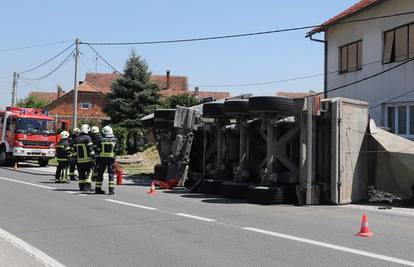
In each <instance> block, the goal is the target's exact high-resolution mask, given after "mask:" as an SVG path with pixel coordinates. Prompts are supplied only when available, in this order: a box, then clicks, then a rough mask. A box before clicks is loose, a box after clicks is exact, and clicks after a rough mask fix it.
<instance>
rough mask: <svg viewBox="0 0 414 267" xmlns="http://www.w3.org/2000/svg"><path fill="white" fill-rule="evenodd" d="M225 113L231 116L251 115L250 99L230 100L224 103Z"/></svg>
mask: <svg viewBox="0 0 414 267" xmlns="http://www.w3.org/2000/svg"><path fill="white" fill-rule="evenodd" d="M224 112H225V113H226V114H230V115H243V114H248V113H249V100H248V99H229V100H226V101H225V102H224Z"/></svg>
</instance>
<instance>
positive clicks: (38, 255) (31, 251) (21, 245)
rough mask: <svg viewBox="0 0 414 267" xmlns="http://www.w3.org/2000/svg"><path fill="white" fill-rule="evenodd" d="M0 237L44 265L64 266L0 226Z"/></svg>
mask: <svg viewBox="0 0 414 267" xmlns="http://www.w3.org/2000/svg"><path fill="white" fill-rule="evenodd" d="M0 238H2V239H4V240H5V241H7V242H9V243H10V244H12V245H13V246H15V247H17V248H18V249H20V250H22V251H23V252H25V253H26V254H28V255H29V256H31V257H33V258H34V259H36V260H37V261H38V262H40V263H42V264H43V265H45V266H53V267H60V266H65V265H63V264H62V263H60V262H58V261H57V260H55V259H53V258H52V257H50V256H48V255H47V254H45V253H44V252H43V251H40V250H39V249H37V248H35V247H33V246H32V245H30V244H29V243H27V242H25V241H23V240H21V239H20V238H18V237H17V236H14V235H12V234H11V233H9V232H6V231H5V230H3V229H1V228H0Z"/></svg>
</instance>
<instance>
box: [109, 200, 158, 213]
mask: <svg viewBox="0 0 414 267" xmlns="http://www.w3.org/2000/svg"><path fill="white" fill-rule="evenodd" d="M105 201H109V202H113V203H117V204H121V205H125V206H130V207H135V208H140V209H146V210H156V209H157V208H153V207H148V206H142V205H137V204H133V203H128V202H123V201H119V200H114V199H109V198H107V199H105Z"/></svg>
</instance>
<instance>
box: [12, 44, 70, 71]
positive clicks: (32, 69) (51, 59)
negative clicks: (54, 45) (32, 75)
mask: <svg viewBox="0 0 414 267" xmlns="http://www.w3.org/2000/svg"><path fill="white" fill-rule="evenodd" d="M74 45H75V43H73V44H71V45H70V46H68V47H66V48H65V49H64V50H63V51H61V52H60V53H58V54H57V55H55V56H53V57H51V58H50V59H48V60H46V61H45V62H43V63H41V64H39V65H37V66H35V67H33V68H30V69H27V70H25V71H22V72H19V74H24V73H28V72H31V71H34V70H36V69H38V68H41V67H43V66H44V65H46V64H48V63H49V62H51V61H53V60H54V59H56V58H57V57H59V56H60V55H62V54H63V53H65V52H66V51H68V50H69V49H70V48H71V47H73V46H74Z"/></svg>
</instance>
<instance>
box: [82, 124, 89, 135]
mask: <svg viewBox="0 0 414 267" xmlns="http://www.w3.org/2000/svg"><path fill="white" fill-rule="evenodd" d="M90 130H91V127H89V125H88V124H83V125H82V126H81V128H80V131H81V132H82V133H84V134H87V133H89V131H90Z"/></svg>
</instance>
